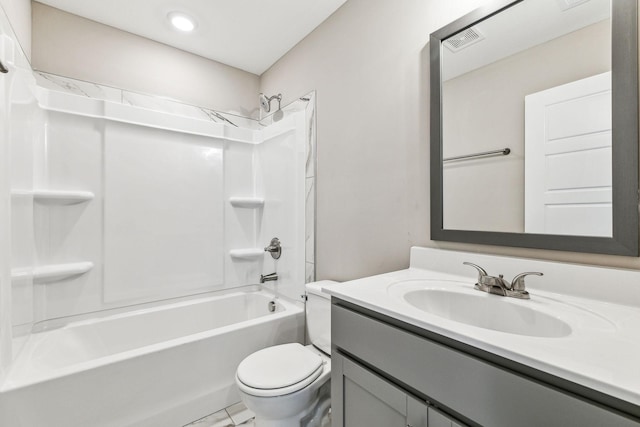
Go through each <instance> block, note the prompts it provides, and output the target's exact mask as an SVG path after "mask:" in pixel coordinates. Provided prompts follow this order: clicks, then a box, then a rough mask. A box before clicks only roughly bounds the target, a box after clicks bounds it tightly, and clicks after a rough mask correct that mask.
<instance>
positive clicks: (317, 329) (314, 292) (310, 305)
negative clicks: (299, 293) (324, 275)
mask: <svg viewBox="0 0 640 427" xmlns="http://www.w3.org/2000/svg"><path fill="white" fill-rule="evenodd" d="M336 283H337V282H334V281H332V280H322V281H320V282H312V283H307V284H306V285H305V288H306V291H307V304H306V311H307V337H308V340H309V342H310V343H311V344H313V345H314V346H316V347H317V348H318V349H320V350H322V351H323V352H325V353H326V354H331V295H329V294H327V293H324V292H322V290H321V289H322V287H323V286H328V285H333V284H336Z"/></svg>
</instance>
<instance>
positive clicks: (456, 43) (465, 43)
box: [443, 27, 484, 53]
mask: <svg viewBox="0 0 640 427" xmlns="http://www.w3.org/2000/svg"><path fill="white" fill-rule="evenodd" d="M482 40H484V35H483V34H482V33H481V32H480V30H478V28H476V27H470V28H467V29H466V30H464V31H462V32H459V33H458V34H456V35H454V36H451V37H449V38H448V39H446V40H445V41H444V43H443V44H444V45H445V46H446V47H447V49H449V50H450V51H451V52H453V53H456V52H458V51H461V50H462V49H464V48H465V47H469V46H471V45H472V44H475V43H478V42H479V41H482Z"/></svg>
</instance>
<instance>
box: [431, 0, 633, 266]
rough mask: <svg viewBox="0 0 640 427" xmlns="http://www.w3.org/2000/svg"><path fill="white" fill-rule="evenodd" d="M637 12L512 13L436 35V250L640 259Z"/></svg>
mask: <svg viewBox="0 0 640 427" xmlns="http://www.w3.org/2000/svg"><path fill="white" fill-rule="evenodd" d="M637 7H638V5H637V0H520V1H515V2H514V1H508V2H506V1H500V2H497V3H494V4H492V5H490V6H487V7H484V8H481V9H478V10H476V11H474V12H472V13H470V14H468V15H466V16H464V17H462V18H460V19H458V20H457V21H455V22H453V23H451V24H449V25H447V26H446V27H444V28H442V29H440V30H438V31H437V32H435V33H433V34H432V35H431V42H430V51H431V237H432V239H433V240H444V241H457V242H469V243H484V244H493V245H505V246H520V247H531V248H545V249H556V250H570V251H576V252H595V253H609V254H618V255H630V256H637V255H638V65H637V61H638V43H637V40H638V37H637Z"/></svg>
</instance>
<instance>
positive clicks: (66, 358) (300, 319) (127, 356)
mask: <svg viewBox="0 0 640 427" xmlns="http://www.w3.org/2000/svg"><path fill="white" fill-rule="evenodd" d="M273 299H274V297H273V295H272V294H270V293H269V292H267V291H265V290H260V289H259V288H258V287H248V288H245V289H243V291H241V292H240V291H238V292H232V293H226V294H224V295H217V296H209V297H203V298H199V299H193V300H189V301H182V302H177V303H172V304H167V305H163V306H157V307H153V308H145V309H140V310H135V311H130V312H126V313H120V314H113V315H108V316H106V317H100V318H93V319H88V320H79V321H74V322H72V323H68V324H66V325H64V326H62V327H58V328H55V329H50V330H47V329H48V328H50V327H52V325H53V326H54V327H55V326H56V325H55V324H52V323H51V322H50V323H49V324H45V325H43V326H44V327H43V328H42V327H41V329H44V330H42V331H40V332H36V333H33V334H32V335H31V336H30V337H29V340H28V341H27V342H26V344H25V345H24V348H23V349H22V350H21V351H20V353H19V355H18V357H17V359H16V361H15V363H14V365H13V366H12V367H11V369H10V371H9V373H8V375H7V376H6V378H4V380H3V382H2V384H1V386H0V426H2V427H76V426H77V427H103V426H104V427H107V426H110V427H111V426H112V427H127V426H136V427H147V426H149V427H150V426H154V427H163V426H166V427H180V426H182V425H184V424H186V423H188V422H190V421H193V420H195V419H198V418H199V417H202V416H205V415H207V414H210V413H212V412H215V411H217V410H220V409H222V408H224V407H226V406H228V405H230V404H232V403H235V402H238V401H239V400H240V398H239V396H238V394H237V390H236V388H235V385H234V375H235V369H236V366H237V365H238V364H239V363H240V361H241V360H242V359H243V358H244V357H246V356H247V355H249V354H250V353H252V352H254V351H256V350H258V349H260V348H264V347H267V346H270V345H275V344H281V343H285V342H296V341H297V342H302V340H303V338H304V337H303V334H304V332H303V331H304V329H303V323H304V311H303V309H302V308H301V307H299V306H297V305H296V304H293V303H290V302H288V301H285V300H282V299H278V300H277V304H276V305H277V309H276V311H275V312H273V313H272V312H270V311H269V309H268V303H269V301H272V300H273Z"/></svg>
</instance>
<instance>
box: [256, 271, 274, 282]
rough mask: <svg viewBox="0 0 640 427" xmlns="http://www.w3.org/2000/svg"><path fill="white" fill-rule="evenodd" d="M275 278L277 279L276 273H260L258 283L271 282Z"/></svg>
mask: <svg viewBox="0 0 640 427" xmlns="http://www.w3.org/2000/svg"><path fill="white" fill-rule="evenodd" d="M275 280H278V273H271V274H261V275H260V283H264V282H273V281H275Z"/></svg>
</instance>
